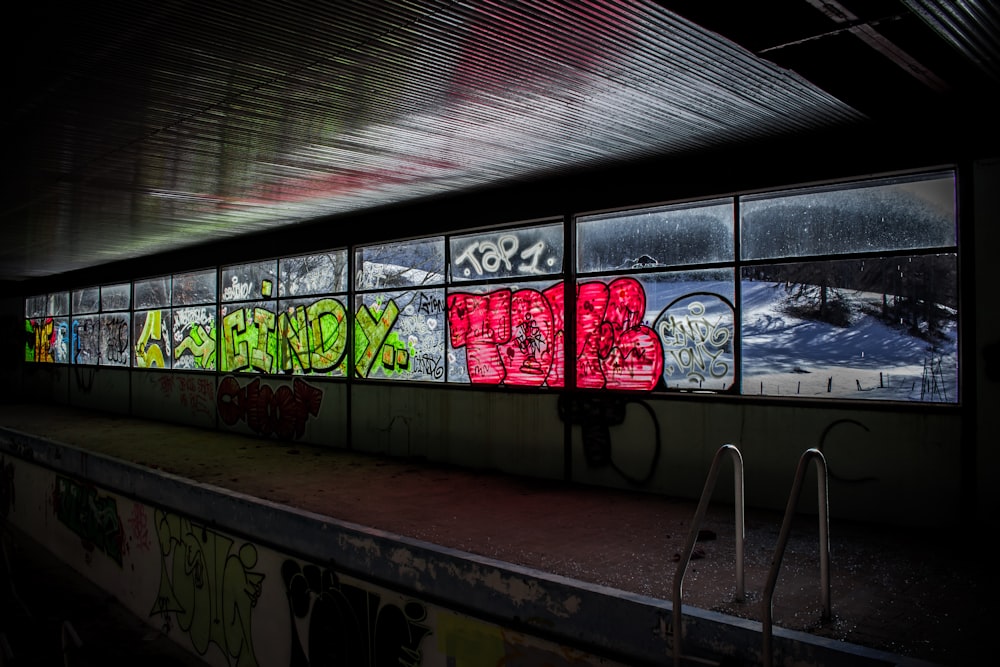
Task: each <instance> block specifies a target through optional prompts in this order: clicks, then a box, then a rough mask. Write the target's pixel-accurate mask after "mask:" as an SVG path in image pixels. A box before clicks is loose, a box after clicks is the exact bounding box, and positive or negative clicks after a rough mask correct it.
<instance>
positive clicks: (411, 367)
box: [354, 236, 446, 382]
mask: <svg viewBox="0 0 1000 667" xmlns="http://www.w3.org/2000/svg"><path fill="white" fill-rule="evenodd" d="M354 258H355V260H354V261H355V267H354V270H355V288H356V290H357V293H356V295H355V297H354V375H355V376H356V377H361V378H373V379H379V378H380V379H395V380H423V381H429V382H443V381H444V379H445V351H444V350H445V329H446V326H445V324H446V322H445V296H444V277H445V272H444V269H445V244H444V237H443V236H434V237H429V238H422V239H413V240H410V241H402V242H396V243H383V244H377V245H371V246H364V247H359V248H357V249H356V250H355V252H354Z"/></svg>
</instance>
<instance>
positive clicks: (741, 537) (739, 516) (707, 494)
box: [671, 444, 746, 667]
mask: <svg viewBox="0 0 1000 667" xmlns="http://www.w3.org/2000/svg"><path fill="white" fill-rule="evenodd" d="M726 455H729V456H731V457H732V459H733V477H734V480H735V481H734V484H735V495H736V498H735V503H736V597H735V599H736V600H737V601H742V600H743V599H744V596H745V594H746V591H745V583H744V576H743V545H744V543H745V541H746V529H745V526H746V522H745V520H744V510H743V457H742V456H741V455H740V450H739V449H737V448H736V447H735V446H733V445H728V444H727V445H722V447H720V448H719V449H718V451H716V452H715V457H714V458H713V459H712V467H711V469H710V470H709V472H708V478H707V479H706V480H705V487H704V488H703V489H702V492H701V500H700V501H699V502H698V509H697V510H695V514H694V519H693V520H692V522H691V530H690V531H688V536H687V541H686V542H685V544H684V550H683V551H682V552H681V558H680V561H679V562H678V563H677V571H676V573H675V574H674V599H673V602H674V604H673V620H672V622H671V623H672V634H673V657H674V667H680V664H681V641H682V638H683V632H682V626H681V617H682V615H681V595H682V592H683V587H684V574H685V572H686V571H687V566H688V563H689V562H690V561H691V553H692V552H693V551H694V543H695V541H696V540H697V539H698V531H699V530H700V529H701V524H702V521H704V520H705V513H706V512H707V511H708V502H709V500H710V499H711V497H712V492H713V491H714V490H715V482H716V480H717V479H718V477H719V469H720V466H721V464H722V460H723V458H725V456H726Z"/></svg>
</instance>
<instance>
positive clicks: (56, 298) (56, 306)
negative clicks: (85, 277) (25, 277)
mask: <svg viewBox="0 0 1000 667" xmlns="http://www.w3.org/2000/svg"><path fill="white" fill-rule="evenodd" d="M47 314H49V315H69V292H56V293H54V294H50V295H49V304H48V307H47Z"/></svg>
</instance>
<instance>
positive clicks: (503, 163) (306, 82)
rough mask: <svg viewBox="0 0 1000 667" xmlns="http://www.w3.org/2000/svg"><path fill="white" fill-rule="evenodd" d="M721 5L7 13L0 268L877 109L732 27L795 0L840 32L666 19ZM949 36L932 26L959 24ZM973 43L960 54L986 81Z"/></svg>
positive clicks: (912, 12)
mask: <svg viewBox="0 0 1000 667" xmlns="http://www.w3.org/2000/svg"><path fill="white" fill-rule="evenodd" d="M721 4H723V3H713V2H700V3H686V2H654V1H652V0H634V1H624V0H582V1H580V2H558V1H539V2H527V1H525V2H518V1H507V0H494V1H492V2H486V1H482V2H480V1H468V2H458V1H436V2H435V1H430V2H419V3H418V2H411V1H408V0H379V1H375V2H365V3H313V2H284V3H276V2H262V1H255V0H248V1H245V2H211V3H203V2H194V1H184V0H176V1H173V2H169V1H166V2H160V3H156V4H149V5H144V4H142V3H136V2H102V3H93V4H88V3H76V5H74V6H71V7H70V8H69V9H67V10H66V13H63V14H59V15H58V16H49V15H45V16H42V13H43V12H50V11H51V10H49V9H48V8H46V7H35V8H33V9H32V8H28V10H27V14H26V17H25V19H23V20H22V24H21V25H19V26H17V32H18V34H17V35H16V36H15V37H16V39H15V40H12V41H13V42H14V45H13V46H11V45H10V44H8V46H7V48H12V49H14V53H13V54H12V57H11V58H10V59H8V62H13V63H14V64H15V67H14V70H15V74H14V78H13V80H12V81H11V83H10V86H9V87H10V94H11V97H10V98H9V99H10V100H11V101H12V103H10V104H8V105H7V106H6V108H5V109H4V111H3V116H2V118H3V125H4V129H5V130H6V131H5V133H4V135H5V136H6V137H10V138H12V142H11V145H10V147H9V149H8V151H7V156H6V157H7V159H6V160H5V174H4V181H3V182H4V185H3V187H4V195H3V202H2V208H0V210H2V218H0V223H2V225H3V229H4V230H5V231H6V236H7V239H6V240H7V242H5V243H4V244H3V245H2V246H0V267H2V269H0V280H23V279H30V278H36V277H42V276H49V275H53V274H59V273H63V272H67V271H73V270H77V269H82V268H86V267H92V266H98V265H102V264H106V263H110V262H115V261H119V260H124V259H132V258H135V257H143V256H148V255H154V254H156V253H162V252H165V251H169V250H175V249H177V248H184V247H189V246H193V245H196V244H202V243H205V242H209V241H217V240H224V239H230V238H236V237H239V236H242V235H246V234H251V233H254V232H258V231H261V230H267V229H277V228H281V227H282V226H286V225H290V224H293V223H298V222H301V221H308V220H312V219H316V218H320V217H327V216H333V217H332V218H331V220H332V223H331V224H334V225H335V224H336V216H337V215H339V214H345V213H351V212H356V211H361V210H366V209H372V208H374V207H379V206H384V205H387V204H395V203H401V202H409V201H414V200H418V199H421V198H426V197H432V196H439V195H444V194H451V193H455V192H462V191H466V190H469V189H472V188H480V187H484V186H491V185H496V184H501V183H504V182H507V181H511V180H524V179H531V178H536V179H537V178H544V177H546V176H551V175H554V174H559V173H564V172H568V171H573V170H581V169H587V168H592V167H599V166H603V165H608V164H617V163H626V162H630V161H635V160H641V159H647V158H652V157H657V156H664V155H686V154H696V153H699V152H704V151H709V150H713V149H717V148H720V147H725V146H730V145H734V144H741V143H747V142H751V141H763V140H766V139H768V138H770V137H789V136H796V135H798V134H802V133H809V132H813V131H817V130H822V129H828V128H849V127H852V126H856V125H860V124H863V123H866V122H868V121H869V120H870V119H871V118H872V112H873V111H874V110H876V107H874V106H872V107H871V108H868V107H866V106H865V104H858V103H857V102H858V100H862V98H858V99H850V101H845V100H846V99H848V98H850V95H843V94H842V91H841V90H833V92H831V91H830V90H827V88H831V87H832V88H835V86H826V85H822V86H821V85H817V83H815V82H814V81H813V79H815V80H822V81H833V79H830V78H827V79H824V78H823V75H822V73H821V72H817V71H814V70H810V69H809V67H808V65H810V64H812V63H814V61H813V60H809V61H806V60H802V61H801V62H799V61H795V60H794V58H793V57H792V56H790V55H789V54H790V53H792V51H793V50H794V49H793V47H792V46H788V47H787V48H783V49H777V50H775V49H773V48H770V47H769V48H768V49H767V53H766V54H764V55H759V54H755V53H754V49H756V50H757V51H763V50H764V49H762V48H758V46H759V45H754V44H752V43H750V42H748V41H746V39H749V37H750V36H756V37H758V38H759V36H760V35H762V34H767V35H768V36H769V37H770V38H772V40H777V41H778V42H781V41H782V40H783V39H784V40H786V41H788V42H789V44H791V42H792V41H794V40H791V39H790V35H787V34H782V35H779V34H777V32H779V29H778V28H777V27H775V24H776V23H779V22H778V19H779V18H780V16H778V15H776V14H775V13H773V12H775V11H776V8H779V9H783V10H784V11H786V15H787V16H788V17H793V16H797V15H798V14H794V13H792V12H791V9H790V8H793V7H794V9H795V11H796V12H803V14H802V15H803V16H806V14H805V12H811V13H809V14H808V16H809V19H808V21H805V20H802V21H798V22H794V21H793V22H792V23H791V24H790V25H789V26H787V27H785V28H782V29H781V30H784V31H792V32H793V33H794V31H795V30H799V31H801V29H802V28H804V27H809V28H812V25H811V24H812V23H813V22H816V23H817V24H823V25H824V26H825V27H826V28H829V29H830V30H831V31H833V30H834V29H836V28H837V27H838V26H840V27H843V26H842V24H840V23H836V22H832V21H831V20H830V18H829V17H828V16H824V15H823V14H822V13H821V12H820V11H817V9H816V7H814V6H812V5H815V3H814V2H812V1H811V0H784V1H783V2H778V3H773V5H772V7H771V9H770V10H769V12H770V13H767V14H762V15H761V16H759V17H757V18H756V23H753V22H752V21H746V22H745V23H746V25H745V27H744V28H743V31H742V32H741V31H740V30H738V29H737V28H736V27H734V26H733V25H730V24H727V23H726V22H725V21H721V22H719V24H718V25H713V24H712V22H711V21H709V20H708V19H707V18H706V16H705V15H696V16H695V17H694V18H696V19H697V21H698V22H697V23H696V22H694V21H693V20H689V19H688V18H684V17H683V16H689V15H692V14H693V13H694V12H695V10H694V9H693V7H694V6H695V5H697V6H698V7H701V8H702V9H701V10H699V11H701V12H705V11H706V9H705V8H706V7H708V6H710V5H715V6H716V10H717V11H719V6H721ZM746 4H758V3H746ZM768 4H771V3H768ZM829 4H830V3H825V4H824V6H826V5H829ZM853 4H859V3H858V2H856V1H855V2H854V3H853ZM860 4H861V5H862V6H868V7H872V6H873V5H872V3H871V2H867V3H860ZM874 4H875V5H877V6H879V7H880V8H881V6H883V5H888V3H885V2H878V3H874ZM906 4H907V5H908V7H907V6H903V5H901V4H899V3H894V5H895V6H894V7H893V9H894V11H895V12H897V14H898V15H899V16H898V17H897V18H896V20H895V21H893V23H899V22H906V24H907V25H910V26H912V27H911V29H912V30H916V31H924V32H927V33H928V34H934V33H933V30H934V19H935V18H936V20H937V23H938V24H939V25H943V24H944V23H945V21H944V19H943V18H942V17H941V13H942V10H940V9H938V8H935V7H934V6H933V5H934V3H932V2H929V1H924V2H917V1H916V0H910V2H908V3H906ZM727 6H728V5H727ZM966 6H967V7H968V8H969V10H968V11H970V12H980V14H977V15H976V18H977V19H978V23H977V25H979V26H985V27H987V28H989V27H991V26H994V25H996V23H997V22H996V17H995V15H992V14H990V13H989V12H990V11H992V10H990V9H989V3H985V4H983V5H981V6H980V5H978V4H977V3H969V4H968V5H966ZM671 9H673V10H676V11H677V12H680V13H679V14H675V13H673V12H672V11H671ZM760 11H762V12H763V10H760ZM856 11H860V10H856ZM983 11H985V12H986V14H985V15H981V12H983ZM36 14H37V15H36ZM865 18H866V16H865V15H856V16H855V19H854V21H853V23H852V25H858V24H859V23H863V21H864V20H865ZM886 22H887V21H886ZM827 23H829V25H826V24H827ZM949 25H950V24H949ZM708 26H711V27H708ZM754 26H756V27H757V28H758V29H757V30H756V31H754V32H751V28H753V27H754ZM762 26H767V27H768V28H769V31H768V32H767V33H764V31H763V30H762ZM897 28H898V26H897ZM970 31H971V29H967V30H966V32H965V33H963V32H961V31H957V34H956V32H955V31H954V30H953V31H952V32H950V33H949V34H948V36H947V41H948V42H949V44H951V45H952V47H953V46H954V45H955V44H961V43H962V41H963V39H965V40H966V43H970V40H969V35H970V34H971V32H970ZM723 34H726V35H727V36H726V37H724V36H723ZM794 34H798V33H794ZM730 38H732V41H731V39H730ZM745 38H746V39H745ZM817 39H818V38H817ZM812 41H816V40H806V41H803V42H802V43H803V44H806V43H808V42H812ZM772 46H774V44H772ZM809 48H812V47H809ZM851 48H855V47H854V46H852V47H851ZM870 50H871V49H867V47H866V51H865V52H866V53H867V52H868V51H870ZM948 52H949V53H950V54H951V55H950V56H949V57H955V58H958V59H959V60H960V59H961V58H960V56H961V55H962V54H961V53H960V52H959V51H958V49H956V48H950V49H949V50H948ZM826 53H827V55H829V53H832V52H826ZM956 54H958V56H956ZM966 55H967V56H968V54H966ZM994 56H995V54H994V53H990V52H987V53H985V54H983V53H982V52H981V51H980V52H977V53H975V54H974V57H968V58H967V59H968V61H969V62H972V63H973V65H974V67H973V66H970V69H973V70H975V72H976V75H977V76H978V77H979V78H981V79H983V80H986V81H992V83H993V84H994V85H995V84H996V77H995V75H996V69H995V61H994V60H993V58H994ZM878 57H880V58H882V57H883V56H878ZM782 58H785V59H786V61H783V60H782ZM803 71H807V72H809V74H810V76H809V78H807V77H806V76H804V75H803V74H802V73H801V72H803ZM856 75H857V74H856ZM903 76H905V75H903ZM842 80H843V79H838V81H842ZM977 81H978V79H977ZM866 99H870V98H866ZM862 101H863V100H862ZM877 111H879V112H881V111H883V109H882V108H881V107H879V108H878V109H877ZM418 231H419V230H413V233H416V232H418Z"/></svg>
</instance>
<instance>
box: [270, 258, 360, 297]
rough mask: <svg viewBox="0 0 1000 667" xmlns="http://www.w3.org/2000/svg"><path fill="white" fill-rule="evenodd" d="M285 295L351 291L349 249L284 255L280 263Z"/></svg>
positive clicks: (280, 291) (282, 293) (280, 293)
mask: <svg viewBox="0 0 1000 667" xmlns="http://www.w3.org/2000/svg"><path fill="white" fill-rule="evenodd" d="M278 266H279V268H278V273H279V279H280V282H279V290H278V294H279V295H280V296H283V297H291V296H308V295H310V294H334V293H337V292H346V291H347V250H346V249H344V250H333V251H330V252H324V253H317V254H315V255H300V256H298V257H284V258H282V259H281V260H280V261H279V263H278Z"/></svg>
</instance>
